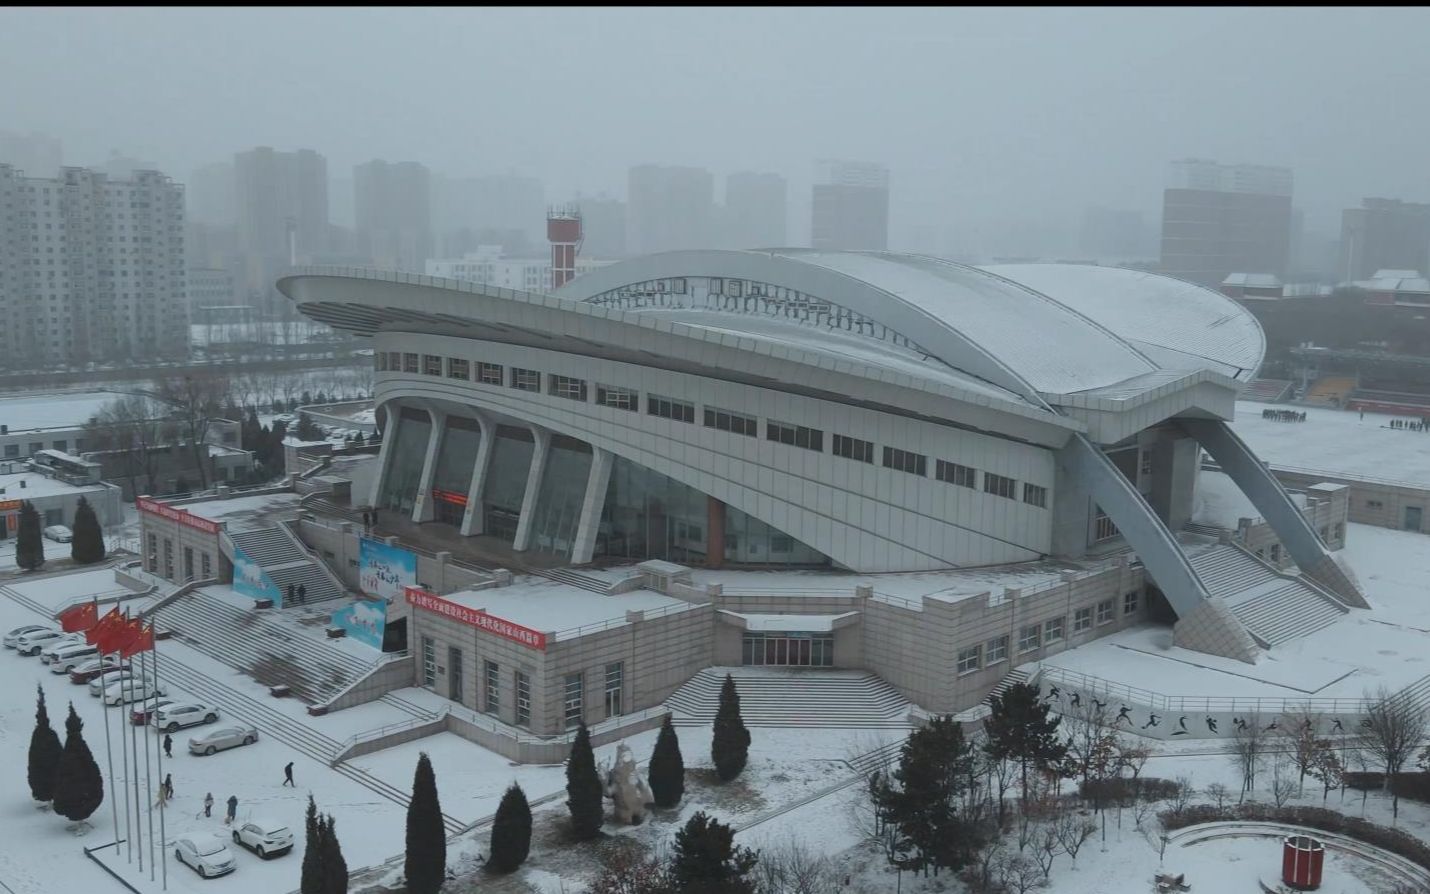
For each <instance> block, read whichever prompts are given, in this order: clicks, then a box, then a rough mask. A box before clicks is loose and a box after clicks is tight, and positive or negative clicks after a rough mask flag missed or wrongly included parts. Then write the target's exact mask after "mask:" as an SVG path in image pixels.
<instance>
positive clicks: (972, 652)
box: [958, 644, 983, 674]
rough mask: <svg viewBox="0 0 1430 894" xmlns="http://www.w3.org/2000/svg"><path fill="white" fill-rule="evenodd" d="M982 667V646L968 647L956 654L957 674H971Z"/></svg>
mask: <svg viewBox="0 0 1430 894" xmlns="http://www.w3.org/2000/svg"><path fill="white" fill-rule="evenodd" d="M982 666H983V646H982V645H981V644H980V645H977V646H969V647H968V648H967V649H961V650H960V651H959V653H958V672H959V673H960V674H971V673H973V672H974V671H976V670H978V669H979V668H981V667H982Z"/></svg>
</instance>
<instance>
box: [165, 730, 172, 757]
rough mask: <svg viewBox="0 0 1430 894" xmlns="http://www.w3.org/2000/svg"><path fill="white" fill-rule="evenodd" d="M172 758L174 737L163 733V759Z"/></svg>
mask: <svg viewBox="0 0 1430 894" xmlns="http://www.w3.org/2000/svg"><path fill="white" fill-rule="evenodd" d="M173 756H174V737H173V736H171V735H169V734H168V733H164V757H173Z"/></svg>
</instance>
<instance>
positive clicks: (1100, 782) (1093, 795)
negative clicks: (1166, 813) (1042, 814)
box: [1078, 776, 1181, 804]
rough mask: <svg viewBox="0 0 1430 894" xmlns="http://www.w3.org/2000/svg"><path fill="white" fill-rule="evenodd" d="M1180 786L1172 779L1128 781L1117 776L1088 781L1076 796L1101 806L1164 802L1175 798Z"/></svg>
mask: <svg viewBox="0 0 1430 894" xmlns="http://www.w3.org/2000/svg"><path fill="white" fill-rule="evenodd" d="M1180 789H1181V786H1180V785H1178V784H1177V782H1176V780H1174V779H1159V778H1157V777H1155V776H1143V777H1139V778H1137V779H1128V778H1126V777H1122V776H1117V777H1112V778H1109V779H1089V780H1087V781H1085V782H1083V783H1082V784H1081V785H1079V786H1078V794H1079V795H1080V796H1081V797H1082V799H1083V800H1084V801H1094V802H1097V803H1101V804H1118V803H1121V804H1127V803H1130V802H1131V801H1132V800H1133V799H1134V798H1135V799H1138V800H1142V801H1165V800H1168V799H1170V798H1175V797H1176V796H1177V792H1178V790H1180Z"/></svg>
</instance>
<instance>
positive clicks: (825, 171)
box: [810, 161, 889, 251]
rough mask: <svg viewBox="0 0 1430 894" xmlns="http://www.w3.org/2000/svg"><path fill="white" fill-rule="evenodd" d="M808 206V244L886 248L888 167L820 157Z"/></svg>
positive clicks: (844, 248) (826, 247) (832, 247)
mask: <svg viewBox="0 0 1430 894" xmlns="http://www.w3.org/2000/svg"><path fill="white" fill-rule="evenodd" d="M818 168H819V172H818V174H817V178H816V179H817V182H816V183H815V184H814V192H813V196H812V202H811V206H810V244H811V245H813V246H814V247H815V248H818V249H823V250H825V251H886V250H888V248H889V169H888V168H886V167H884V166H883V165H880V164H874V163H872V162H863V161H822V162H819V164H818Z"/></svg>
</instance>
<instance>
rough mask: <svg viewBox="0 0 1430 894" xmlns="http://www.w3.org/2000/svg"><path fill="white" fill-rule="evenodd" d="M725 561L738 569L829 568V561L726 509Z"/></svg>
mask: <svg viewBox="0 0 1430 894" xmlns="http://www.w3.org/2000/svg"><path fill="white" fill-rule="evenodd" d="M725 561H726V562H729V563H731V564H736V565H816V566H824V565H828V564H829V557H828V556H826V555H825V554H824V553H822V552H820V551H819V550H817V549H814V548H812V547H809V546H805V545H804V544H803V543H800V542H799V541H798V540H796V539H794V538H793V537H791V536H789V535H788V534H782V533H780V532H779V531H777V530H775V529H774V528H772V527H770V526H769V525H767V524H765V523H764V522H762V521H760V520H759V519H758V518H755V517H754V516H752V515H747V514H745V513H744V512H741V511H740V510H738V509H736V508H735V507H733V506H726V507H725Z"/></svg>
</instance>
